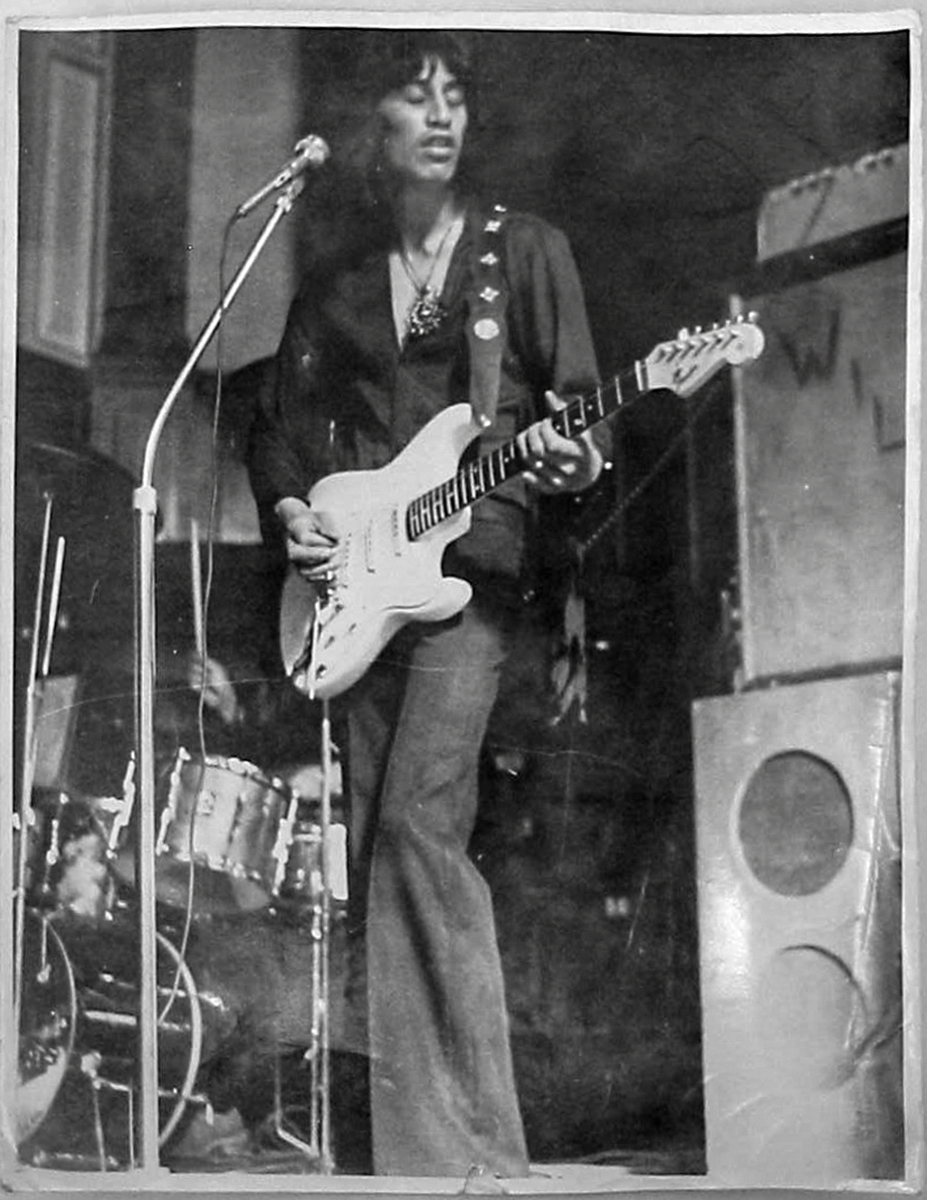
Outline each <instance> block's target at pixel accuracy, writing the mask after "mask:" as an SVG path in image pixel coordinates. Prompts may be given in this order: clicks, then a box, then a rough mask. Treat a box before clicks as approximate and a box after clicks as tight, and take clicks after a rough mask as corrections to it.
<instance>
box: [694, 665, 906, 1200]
mask: <svg viewBox="0 0 927 1200" xmlns="http://www.w3.org/2000/svg"><path fill="white" fill-rule="evenodd" d="M899 695H900V675H899V674H897V673H894V672H881V673H872V674H868V675H861V676H854V677H848V678H839V679H838V678H834V679H828V680H824V681H819V682H813V683H802V684H796V685H793V686H789V687H779V688H774V689H768V690H764V691H756V692H750V693H743V694H740V695H735V696H725V697H721V698H716V699H706V700H698V701H696V702H695V704H694V706H693V726H694V729H693V732H694V746H695V775H696V804H697V807H696V835H697V854H698V893H699V895H698V904H699V940H700V971H701V989H702V1013H703V1059H704V1061H703V1068H704V1080H705V1124H706V1150H707V1158H708V1170H709V1173H710V1174H711V1175H712V1177H713V1178H714V1179H716V1180H717V1181H722V1180H723V1181H724V1182H731V1183H736V1184H738V1185H745V1184H746V1185H780V1184H781V1185H804V1184H813V1185H820V1184H822V1183H823V1184H829V1185H834V1184H837V1183H839V1182H843V1181H846V1180H854V1179H900V1178H903V1177H904V1124H903V1112H904V1109H903V1096H902V1093H903V1087H902V1062H903V1058H902V1016H901V1013H902V996H901V855H900V811H899V789H898V781H897V741H898V709H899Z"/></svg>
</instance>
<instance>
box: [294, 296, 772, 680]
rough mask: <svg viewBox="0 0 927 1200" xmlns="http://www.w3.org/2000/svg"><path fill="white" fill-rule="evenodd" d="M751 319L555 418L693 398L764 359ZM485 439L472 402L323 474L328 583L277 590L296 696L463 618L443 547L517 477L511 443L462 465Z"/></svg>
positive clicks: (564, 426) (459, 589) (595, 418)
mask: <svg viewBox="0 0 927 1200" xmlns="http://www.w3.org/2000/svg"><path fill="white" fill-rule="evenodd" d="M762 350H763V334H762V332H761V331H760V329H759V328H758V327H757V325H756V324H755V314H752V313H751V314H749V315H748V316H747V318H746V319H744V318H742V317H737V318H735V319H733V320H731V321H727V322H725V324H724V325H723V326H718V325H713V326H712V327H711V329H707V330H703V329H701V328H700V327H697V328H696V329H695V330H694V331H693V332H692V333H690V332H689V331H688V330H685V329H684V330H680V332H679V335H678V337H677V338H676V339H675V340H673V341H670V342H661V343H660V344H659V345H658V346H655V347H654V349H653V350H652V351H651V353H650V354H649V355H648V356H647V358H646V359H642V360H640V361H638V362H636V363H635V364H634V366H633V367H632V368H631V369H630V370H629V371H627V372H625V373H624V374H623V375H622V376H615V377H614V379H613V380H612V382H611V384H610V385H606V386H600V387H598V388H596V390H595V392H593V393H590V394H588V395H587V396H580V397H577V398H576V399H575V400H573V401H571V402H570V403H569V404H568V405H567V406H566V407H565V408H563V409H560V410H558V411H557V412H556V413H555V414H554V415H553V416H552V417H551V422H552V424H553V426H554V429H555V430H556V431H557V432H558V433H559V434H560V435H561V436H562V437H567V438H575V437H578V436H581V435H582V434H583V433H584V432H585V431H586V430H587V429H589V428H591V427H592V426H593V425H595V424H597V423H598V422H599V421H604V420H605V419H606V418H607V417H609V416H611V415H613V414H614V413H616V412H617V411H618V410H619V408H620V407H621V406H622V404H625V403H626V402H627V401H628V400H629V399H632V398H634V397H635V396H642V395H645V394H646V393H647V392H649V391H653V390H656V389H658V388H668V389H670V390H671V391H673V392H675V393H676V395H678V396H682V397H686V396H691V395H692V394H693V392H695V391H696V389H697V388H699V387H700V386H701V385H702V384H703V383H704V382H705V381H706V380H707V379H710V378H711V376H712V375H714V374H715V372H716V371H719V370H720V369H721V367H723V366H725V365H731V366H738V365H741V364H743V363H745V362H749V361H750V360H751V359H754V358H756V357H757V355H759V354H760V353H762ZM479 433H480V428H479V426H478V425H477V423H476V422H475V421H474V420H473V416H472V413H471V409H470V406H469V404H455V405H452V406H451V407H450V408H446V409H444V410H443V411H442V412H440V413H439V414H438V415H437V416H436V417H434V418H433V419H432V420H431V421H429V422H428V424H427V425H426V426H425V427H424V429H422V430H421V431H420V432H419V433H418V434H417V435H416V436H415V437H414V438H413V439H412V441H411V442H410V443H409V444H408V446H406V448H405V450H403V451H402V453H401V454H400V455H399V456H398V457H397V458H395V459H394V460H393V462H391V463H390V464H389V465H388V466H386V467H382V468H381V469H380V470H378V471H350V472H343V473H340V474H338V475H329V476H327V477H326V478H325V479H322V480H320V481H319V482H318V483H317V484H316V485H315V487H314V488H313V489H312V491H311V492H310V493H309V503H310V504H311V505H312V507H313V509H315V511H316V512H319V513H327V514H329V515H330V517H331V519H332V527H333V529H334V531H335V533H336V535H337V537H338V552H337V555H336V559H335V562H334V563H333V569H334V580H333V582H332V584H331V585H330V586H329V585H326V587H325V589H324V590H317V589H316V588H315V587H314V586H313V585H312V584H310V583H308V582H307V581H306V580H305V579H303V577H302V576H301V575H300V574H299V572H298V571H296V570H295V569H291V570H290V572H289V575H288V576H287V580H286V583H285V584H284V589H283V597H282V601H281V612H280V648H281V651H282V654H283V662H284V665H285V667H286V670H287V674H288V675H289V676H290V677H291V679H292V680H293V682H294V683H295V684H296V686H297V687H298V688H299V689H300V691H303V692H305V693H306V694H307V695H308V696H313V697H317V698H318V699H320V700H324V699H326V698H327V697H329V696H335V695H337V694H338V693H339V692H343V691H345V689H347V688H349V687H350V686H351V684H352V683H355V682H356V681H357V680H358V679H359V678H360V677H361V675H363V673H364V672H365V671H366V670H367V668H368V667H369V666H370V664H371V663H372V662H373V660H374V659H375V658H376V657H377V655H378V654H379V653H380V651H381V650H382V649H383V647H384V646H385V645H386V643H387V642H388V641H389V640H390V638H391V637H392V636H393V635H394V634H395V633H397V632H398V631H399V629H401V628H402V626H403V625H406V624H408V623H409V622H410V621H442V620H444V619H445V618H447V617H452V616H454V614H455V613H458V612H460V610H461V609H462V608H463V607H464V605H465V604H466V603H467V602H468V600H469V599H470V595H471V588H470V585H469V584H468V583H465V582H464V581H463V580H462V579H453V578H449V577H448V578H445V576H444V575H442V574H441V559H442V556H443V554H444V551H445V549H446V548H447V546H448V545H449V543H451V542H453V541H455V540H456V539H457V538H459V537H460V536H461V535H462V534H464V533H466V532H467V530H468V529H469V528H470V519H471V518H470V505H472V504H473V503H475V502H476V501H477V500H479V499H481V498H482V497H483V496H485V495H487V494H489V493H490V492H491V491H493V490H494V489H495V488H497V487H499V486H501V484H503V483H504V482H505V481H506V480H507V479H511V478H513V477H514V476H515V475H517V474H519V473H520V472H521V471H522V470H523V466H524V464H523V463H522V459H521V453H520V451H519V450H518V445H517V439H515V440H513V441H511V442H508V443H507V444H506V445H503V446H496V447H495V448H494V449H493V450H489V451H487V452H486V453H485V454H484V455H482V456H481V457H480V458H478V459H477V460H475V461H473V462H470V461H468V462H467V464H466V466H465V467H462V468H461V467H460V465H459V464H460V458H461V456H462V455H463V452H464V451H465V450H466V448H467V447H468V446H469V445H470V443H471V442H472V441H473V440H474V438H476V437H477V436H478V435H479Z"/></svg>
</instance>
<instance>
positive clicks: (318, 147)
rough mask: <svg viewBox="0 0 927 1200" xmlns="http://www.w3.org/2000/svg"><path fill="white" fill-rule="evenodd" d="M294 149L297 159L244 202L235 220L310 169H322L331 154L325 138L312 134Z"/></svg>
mask: <svg viewBox="0 0 927 1200" xmlns="http://www.w3.org/2000/svg"><path fill="white" fill-rule="evenodd" d="M293 149H294V150H295V151H296V154H295V157H293V158H291V159H290V161H289V162H288V163H287V164H286V166H285V167H283V169H282V170H281V171H279V172H278V173H277V174H276V175H275V176H274V177H273V179H271V180H269V181H268V182H267V183H265V184H264V186H263V187H262V188H259V189H258V191H256V192H255V193H254V195H253V196H249V197H248V199H247V200H244V201H243V202H242V203H241V204H239V206H238V207H237V208H236V209H235V216H234V219H235V220H236V221H237V220H240V218H241V217H246V216H247V215H248V213H249V212H251V211H252V210H253V209H255V208H257V206H258V205H259V204H260V203H261V202H262V201H263V200H265V199H266V198H267V197H268V196H270V195H271V194H272V193H273V192H277V191H279V190H280V188H282V187H286V185H287V184H288V183H290V182H291V181H292V180H294V179H297V178H299V176H300V175H302V174H303V172H304V171H308V169H309V168H310V167H321V166H322V165H323V163H324V162H325V161H326V159H327V158H328V156H329V154H330V153H331V151H330V150H329V148H328V143H327V142H326V141H325V140H324V139H323V138H320V137H316V136H315V134H313V133H310V134H309V135H308V137H304V138H301V139H300V141H298V142H297V143H296V145H295V146H294V147H293Z"/></svg>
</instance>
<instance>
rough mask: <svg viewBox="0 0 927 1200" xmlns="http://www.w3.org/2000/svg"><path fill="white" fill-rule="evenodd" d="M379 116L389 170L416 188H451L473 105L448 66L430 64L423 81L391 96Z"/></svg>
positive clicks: (420, 77)
mask: <svg viewBox="0 0 927 1200" xmlns="http://www.w3.org/2000/svg"><path fill="white" fill-rule="evenodd" d="M378 111H379V113H380V116H381V117H382V118H383V122H384V125H385V129H386V133H385V137H384V142H383V152H384V157H385V160H386V163H387V165H388V167H389V169H390V170H391V171H392V172H393V173H394V174H396V175H397V176H399V177H400V178H401V179H402V180H404V181H407V182H410V183H427V182H432V183H450V181H451V180H452V179H453V178H454V173H455V172H456V170H457V164H458V161H459V160H460V152H461V150H462V148H463V139H464V134H465V132H466V129H467V101H466V97H465V95H464V90H463V86H462V85H461V84H460V83H459V82H458V80H457V79H456V78H455V77H454V76H453V75H452V74H451V73H450V71H448V69H447V67H446V66H445V64H444V62H443V61H442V60H441V59H434V58H429V59H426V61H425V62H424V63H423V64H422V69H421V71H420V72H419V74H418V76H417V77H416V78H415V79H414V80H412V81H411V82H410V83H407V84H406V85H405V86H404V87H402V88H397V89H396V91H394V92H390V93H389V95H387V96H386V97H385V98H384V99H383V100H382V101H381V103H380V105H379V109H378Z"/></svg>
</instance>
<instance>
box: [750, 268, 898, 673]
mask: <svg viewBox="0 0 927 1200" xmlns="http://www.w3.org/2000/svg"><path fill="white" fill-rule="evenodd" d="M906 271H907V255H906V254H904V253H900V254H893V255H890V256H889V257H886V258H883V259H879V260H877V261H873V262H868V263H864V264H862V265H860V266H856V267H853V268H851V269H848V270H843V271H839V272H836V273H834V274H831V275H827V276H825V277H824V278H822V279H817V280H813V281H810V282H804V283H801V284H798V285H796V286H792V287H786V288H784V289H783V290H781V291H778V292H775V293H773V294H770V295H767V296H765V297H764V296H760V297H755V298H753V299H751V300H750V301H749V307H750V308H753V309H757V310H758V311H759V314H760V325H761V327H762V329H763V331H764V334H765V335H766V348H765V350H764V352H763V354H762V355H761V356H760V358H759V359H758V360H757V361H756V362H755V363H752V364H750V365H749V366H747V367H745V368H744V369H743V371H741V372H738V373H737V376H736V378H735V389H736V404H735V446H736V469H737V491H738V526H739V529H738V544H739V576H740V616H741V644H742V657H743V678H744V681H745V682H747V683H753V682H759V681H763V680H770V679H774V678H779V679H786V678H790V677H791V678H796V677H801V676H804V677H808V676H810V675H812V674H819V675H820V674H823V673H825V672H826V673H835V672H837V671H839V672H842V673H843V672H846V671H847V670H853V671H855V672H860V671H865V670H869V671H871V670H874V669H880V668H885V667H888V666H894V665H895V663H896V662H900V660H901V646H902V624H903V600H902V598H903V581H904V487H905V453H904V444H905V354H906V350H905V346H906V341H905V336H906V304H907V287H906Z"/></svg>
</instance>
